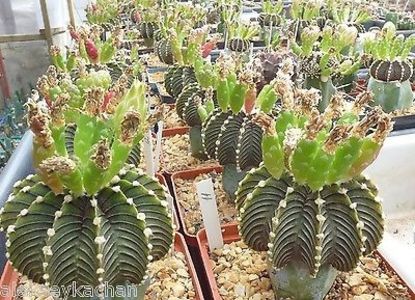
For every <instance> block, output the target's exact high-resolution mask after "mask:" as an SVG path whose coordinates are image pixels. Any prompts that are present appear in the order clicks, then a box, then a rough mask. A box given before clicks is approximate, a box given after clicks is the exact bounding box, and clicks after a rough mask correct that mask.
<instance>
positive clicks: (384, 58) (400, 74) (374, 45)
mask: <svg viewBox="0 0 415 300" xmlns="http://www.w3.org/2000/svg"><path fill="white" fill-rule="evenodd" d="M414 46H415V35H412V36H410V37H408V38H405V37H404V36H403V35H396V28H395V25H393V23H391V22H387V23H386V24H385V25H384V26H383V28H382V30H380V31H377V32H372V33H371V34H368V35H366V36H365V39H364V41H363V50H364V52H365V54H366V55H367V56H368V57H369V58H370V60H371V61H372V63H371V65H370V67H369V73H370V79H369V83H368V90H369V91H371V92H372V93H373V94H374V98H373V99H374V101H373V104H374V105H381V106H382V108H383V109H384V110H385V111H386V112H392V111H395V110H398V109H405V108H408V107H411V106H412V104H413V100H414V98H415V97H414V94H413V92H412V88H411V84H410V82H409V80H410V78H411V77H412V75H413V65H412V63H411V62H410V61H409V60H408V56H409V53H410V51H411V49H412V48H413V47H414Z"/></svg>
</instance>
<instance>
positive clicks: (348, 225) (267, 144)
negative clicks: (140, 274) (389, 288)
mask: <svg viewBox="0 0 415 300" xmlns="http://www.w3.org/2000/svg"><path fill="white" fill-rule="evenodd" d="M292 91H293V90H291V88H287V89H286V90H285V92H284V93H283V94H281V97H282V98H283V99H284V103H285V104H286V106H285V108H286V110H284V111H283V112H281V114H280V115H279V116H278V117H277V118H276V120H275V122H274V120H272V118H270V117H269V116H265V115H263V116H258V117H257V119H256V120H255V121H256V122H257V123H259V124H262V126H263V127H264V131H265V132H266V134H265V135H264V138H263V140H262V152H263V159H264V164H263V165H261V166H260V167H258V168H256V169H252V170H251V171H250V172H248V173H247V175H246V177H245V178H244V179H243V180H242V181H241V183H240V185H239V189H238V191H237V193H236V205H237V208H238V209H239V212H240V217H239V221H240V225H239V229H240V234H241V236H242V239H243V240H244V242H245V243H246V244H247V245H248V246H250V247H251V248H253V249H255V250H258V251H268V256H269V262H270V276H271V279H272V282H273V285H274V289H275V292H276V294H277V297H281V298H284V297H290V298H292V299H298V300H302V299H313V300H314V299H315V300H319V299H323V298H324V296H325V294H326V293H327V292H328V291H329V289H330V287H331V285H332V284H333V282H334V280H335V277H336V276H335V275H336V270H338V271H350V270H352V269H353V268H355V267H356V266H357V264H358V262H359V259H360V258H361V257H362V256H364V255H367V254H370V253H371V252H372V251H374V250H375V249H376V247H377V245H378V244H379V243H380V241H381V239H382V234H383V230H384V229H383V225H384V221H383V217H382V206H381V203H380V199H379V197H378V196H377V194H378V192H377V189H376V187H375V186H374V185H373V183H371V182H370V181H369V180H368V179H367V178H365V177H363V176H362V175H361V172H362V170H363V169H365V168H366V167H367V166H368V165H369V164H370V163H371V162H372V161H373V160H374V159H375V158H376V156H377V154H378V152H379V150H380V148H381V147H382V144H383V141H384V139H385V138H386V136H387V134H388V133H389V132H390V130H391V122H390V118H389V117H388V116H387V115H386V114H384V113H383V112H382V111H381V110H380V109H374V110H372V111H370V112H369V113H368V114H367V115H366V116H365V117H364V118H360V117H359V115H360V113H361V112H362V110H363V109H365V108H366V104H367V102H368V101H369V100H370V94H368V93H365V94H361V95H360V96H359V97H358V99H357V100H358V101H357V102H356V103H355V106H354V107H353V108H349V109H346V107H345V106H344V103H343V99H342V97H341V96H340V95H336V96H334V97H333V98H332V101H331V102H330V105H329V107H328V109H327V110H326V111H325V112H324V113H323V114H320V113H319V112H318V110H317V109H316V107H315V104H316V103H317V102H318V101H317V100H313V101H310V97H313V93H309V92H308V91H304V90H296V91H295V92H294V94H295V96H294V94H293V93H292ZM366 109H367V108H366ZM299 278H301V280H300V279H299Z"/></svg>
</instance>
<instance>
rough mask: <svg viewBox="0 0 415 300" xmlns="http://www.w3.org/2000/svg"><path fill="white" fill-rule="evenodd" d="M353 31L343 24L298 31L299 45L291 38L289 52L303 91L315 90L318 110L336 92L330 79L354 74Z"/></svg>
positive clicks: (356, 63)
mask: <svg viewBox="0 0 415 300" xmlns="http://www.w3.org/2000/svg"><path fill="white" fill-rule="evenodd" d="M357 35H358V32H357V29H356V28H355V27H352V26H347V25H345V24H340V25H334V26H333V27H331V26H328V25H327V26H325V27H324V28H323V30H320V28H319V27H318V26H309V27H306V28H303V29H302V32H301V36H300V43H297V42H296V40H295V39H294V38H293V39H292V41H291V48H292V49H293V52H294V53H295V54H297V55H298V56H299V57H300V58H301V59H302V61H301V64H300V68H301V71H302V72H303V73H304V75H305V84H304V85H305V87H306V88H316V89H318V90H320V92H321V94H322V98H321V101H320V103H319V110H320V111H323V110H324V109H325V108H326V107H327V105H328V103H329V101H330V99H331V97H332V96H333V95H334V93H335V92H336V88H335V87H334V85H333V82H332V77H333V76H335V75H336V76H337V77H345V76H349V75H351V74H354V73H356V72H357V70H358V69H359V67H360V61H359V60H355V59H354V55H355V53H354V50H353V49H354V44H355V42H356V39H357Z"/></svg>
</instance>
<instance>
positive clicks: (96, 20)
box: [86, 0, 119, 24]
mask: <svg viewBox="0 0 415 300" xmlns="http://www.w3.org/2000/svg"><path fill="white" fill-rule="evenodd" d="M118 5H119V3H118V1H113V0H96V1H94V3H91V4H89V5H88V6H87V8H86V18H87V20H88V22H89V23H91V24H106V23H111V22H113V21H115V20H116V19H117V16H118V13H119V11H118V7H119V6H118Z"/></svg>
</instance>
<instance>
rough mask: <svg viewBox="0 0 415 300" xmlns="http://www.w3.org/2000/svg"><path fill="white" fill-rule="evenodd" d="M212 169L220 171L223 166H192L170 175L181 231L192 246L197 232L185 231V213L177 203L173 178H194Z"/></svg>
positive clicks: (195, 243)
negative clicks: (192, 167)
mask: <svg viewBox="0 0 415 300" xmlns="http://www.w3.org/2000/svg"><path fill="white" fill-rule="evenodd" d="M212 171H216V172H217V173H222V171H223V167H222V166H210V167H200V168H194V169H188V170H183V171H178V172H174V173H173V174H172V175H171V185H172V188H173V195H174V198H173V199H174V201H175V202H176V207H177V214H178V216H179V219H180V222H181V224H180V225H181V227H182V228H183V232H184V236H185V238H186V240H187V241H188V243H189V244H190V245H192V246H196V245H197V240H196V236H197V233H196V234H190V233H189V232H188V231H187V228H186V225H185V224H184V219H185V214H184V212H183V211H182V210H181V206H180V204H179V203H180V202H179V198H178V196H177V189H176V183H175V180H176V179H177V178H182V179H192V178H196V177H197V176H199V175H200V174H205V173H210V172H212Z"/></svg>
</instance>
